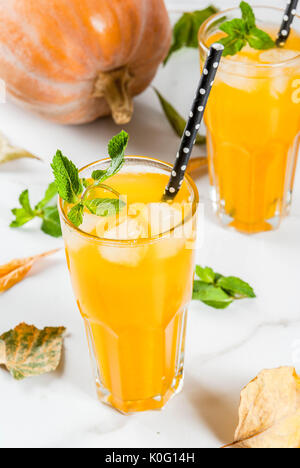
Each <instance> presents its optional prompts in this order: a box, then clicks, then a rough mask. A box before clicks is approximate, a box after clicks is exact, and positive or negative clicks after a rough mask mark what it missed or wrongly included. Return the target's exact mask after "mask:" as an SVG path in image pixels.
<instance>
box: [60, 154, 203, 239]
mask: <svg viewBox="0 0 300 468" xmlns="http://www.w3.org/2000/svg"><path fill="white" fill-rule="evenodd" d="M110 161H111V159H110V158H105V159H99V160H98V161H94V162H92V163H90V164H87V165H86V166H84V167H82V168H81V169H79V174H80V173H81V172H83V171H85V170H87V169H90V168H92V167H93V166H96V165H99V164H105V163H107V162H110ZM126 161H133V162H135V161H136V162H147V161H149V162H153V163H156V164H157V165H159V166H161V167H162V168H165V169H167V170H168V171H169V172H170V174H171V172H172V169H173V165H172V164H170V163H167V162H165V161H161V160H159V159H156V158H150V157H148V156H126V157H125V164H126ZM184 180H186V181H187V182H188V184H189V186H190V187H191V188H192V192H193V194H194V200H193V201H192V205H193V206H192V211H191V213H189V214H188V215H187V216H186V217H185V218H184V219H183V220H182V221H181V222H180V223H179V224H178V225H176V226H174V227H173V228H172V229H169V230H168V231H166V232H163V233H161V234H158V235H156V236H150V237H147V238H142V239H106V238H103V237H99V236H95V235H93V234H89V233H87V232H85V231H82V230H81V229H80V227H76V226H74V224H72V223H71V221H70V220H69V219H68V217H67V216H66V213H65V210H64V208H63V203H64V201H63V200H62V198H61V197H60V196H59V197H58V208H59V213H60V216H61V217H62V218H63V220H64V222H65V223H66V224H67V225H68V227H69V228H71V229H72V231H74V232H76V233H77V234H78V235H80V236H81V237H83V238H85V239H87V240H90V241H94V242H99V243H101V244H103V245H110V246H119V247H120V246H121V247H126V246H127V247H128V246H129V247H136V246H141V245H146V244H149V243H152V242H157V241H159V240H164V239H165V238H167V236H169V235H170V234H171V233H172V232H174V231H175V230H176V229H178V228H180V227H181V226H184V225H185V224H186V223H187V222H188V221H190V220H191V219H193V218H194V216H195V215H196V212H197V207H198V204H199V192H198V189H197V186H196V184H195V182H194V181H193V179H192V178H191V176H189V174H187V173H185V176H184Z"/></svg>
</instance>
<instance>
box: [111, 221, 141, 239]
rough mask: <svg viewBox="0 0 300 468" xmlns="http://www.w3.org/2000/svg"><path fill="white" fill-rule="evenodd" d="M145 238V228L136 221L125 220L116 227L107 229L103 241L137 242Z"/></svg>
mask: <svg viewBox="0 0 300 468" xmlns="http://www.w3.org/2000/svg"><path fill="white" fill-rule="evenodd" d="M142 237H145V227H144V225H143V224H142V223H140V222H139V221H138V220H136V219H132V218H126V219H125V220H123V221H122V222H121V223H120V224H118V225H117V226H114V227H112V228H110V229H107V230H106V231H105V232H104V234H103V238H104V239H111V240H137V239H141V238H142Z"/></svg>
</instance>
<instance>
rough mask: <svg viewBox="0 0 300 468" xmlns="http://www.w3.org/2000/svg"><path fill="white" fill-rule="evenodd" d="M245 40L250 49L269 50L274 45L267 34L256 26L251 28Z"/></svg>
mask: <svg viewBox="0 0 300 468" xmlns="http://www.w3.org/2000/svg"><path fill="white" fill-rule="evenodd" d="M247 40H248V43H249V45H250V46H251V47H252V49H258V50H269V49H272V48H273V47H274V46H275V42H274V41H273V39H272V38H271V37H270V36H269V34H267V33H266V32H265V31H262V30H261V29H258V28H252V29H251V31H250V32H249V35H248V37H247Z"/></svg>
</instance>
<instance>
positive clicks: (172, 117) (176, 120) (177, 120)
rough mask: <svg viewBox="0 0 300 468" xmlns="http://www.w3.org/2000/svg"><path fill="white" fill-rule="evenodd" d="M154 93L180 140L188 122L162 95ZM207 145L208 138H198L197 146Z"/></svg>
mask: <svg viewBox="0 0 300 468" xmlns="http://www.w3.org/2000/svg"><path fill="white" fill-rule="evenodd" d="M154 91H155V93H156V95H157V97H158V99H159V101H160V104H161V107H162V109H163V111H164V113H165V116H166V117H167V119H168V121H169V123H170V125H171V127H172V128H173V130H174V132H175V133H176V135H178V136H179V138H181V137H182V135H183V132H184V130H185V127H186V121H185V120H184V118H183V117H181V115H180V114H179V113H178V112H177V110H176V109H175V108H174V107H173V106H172V104H170V103H169V102H168V101H167V100H166V99H165V98H164V97H163V96H162V95H161V93H160V92H159V91H158V90H157V89H155V88H154ZM205 143H206V138H205V137H204V136H201V135H199V134H198V135H197V137H196V145H199V146H200V145H204V144H205Z"/></svg>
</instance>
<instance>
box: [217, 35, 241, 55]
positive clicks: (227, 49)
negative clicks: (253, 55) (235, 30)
mask: <svg viewBox="0 0 300 468" xmlns="http://www.w3.org/2000/svg"><path fill="white" fill-rule="evenodd" d="M219 42H220V44H222V45H223V46H224V52H223V55H224V57H226V56H227V55H235V54H237V53H238V52H240V51H241V50H242V49H243V48H244V47H245V46H246V45H247V41H246V40H245V39H242V38H239V37H232V36H228V37H224V38H223V39H220V40H219Z"/></svg>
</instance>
